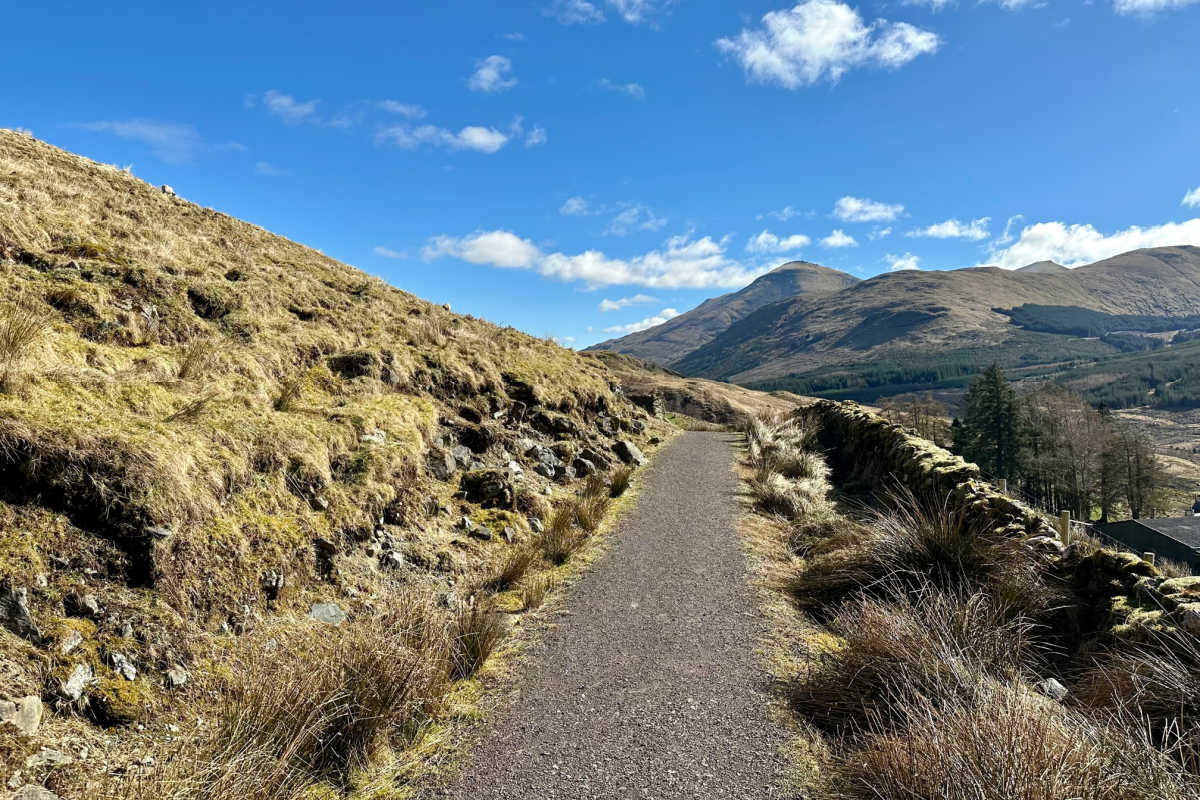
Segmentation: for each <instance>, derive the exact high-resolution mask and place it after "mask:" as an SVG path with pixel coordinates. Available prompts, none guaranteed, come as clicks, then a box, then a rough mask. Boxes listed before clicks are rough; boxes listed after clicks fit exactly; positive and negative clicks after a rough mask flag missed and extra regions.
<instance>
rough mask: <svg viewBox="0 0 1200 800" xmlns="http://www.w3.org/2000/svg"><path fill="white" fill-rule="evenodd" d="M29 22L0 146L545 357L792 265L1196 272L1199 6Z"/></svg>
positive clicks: (279, 6) (419, 9)
mask: <svg viewBox="0 0 1200 800" xmlns="http://www.w3.org/2000/svg"><path fill="white" fill-rule="evenodd" d="M51 5H52V4H33V3H28V4H19V5H16V6H13V7H11V8H8V9H7V10H6V20H7V23H8V24H7V26H6V27H7V29H8V31H9V33H10V35H9V36H7V37H6V43H5V47H6V54H5V61H6V74H7V80H6V82H5V84H6V85H5V92H4V101H3V103H0V125H2V126H5V127H12V128H24V129H27V130H30V131H32V132H33V134H34V135H36V136H38V137H39V138H42V139H45V140H47V141H49V142H51V143H53V144H56V145H58V146H61V147H64V148H66V149H69V150H72V151H75V152H78V153H81V154H83V155H86V156H89V157H91V158H94V159H97V160H99V161H104V162H108V163H116V164H120V165H122V166H125V165H132V168H133V171H134V173H135V174H136V175H138V176H140V177H142V178H144V179H146V180H148V181H150V182H152V183H169V184H171V185H172V186H173V187H175V189H176V190H177V191H178V192H179V193H180V194H181V195H182V196H184V197H186V198H188V199H190V200H193V201H195V202H197V203H201V204H203V205H207V206H212V207H214V208H217V209H220V210H222V211H225V212H228V213H230V214H233V215H235V216H237V217H241V218H243V219H247V220H250V221H252V222H255V223H257V224H260V225H262V226H264V227H266V228H268V229H270V230H273V231H276V232H278V233H280V234H283V235H285V236H288V237H290V238H293V239H296V240H299V241H301V242H304V243H306V244H309V245H311V246H313V247H317V248H320V249H321V250H323V251H324V252H326V253H328V254H330V255H332V256H334V257H336V258H338V259H341V260H343V261H345V262H347V263H350V264H353V265H355V266H357V267H360V268H361V269H364V270H366V271H367V272H370V273H373V274H376V275H379V276H381V277H383V278H384V279H386V280H388V281H389V282H391V283H393V284H395V285H397V286H399V287H401V288H404V289H407V290H409V291H412V292H414V293H416V294H418V295H421V296H423V297H426V298H429V299H430V300H434V301H436V302H449V303H451V304H452V305H453V306H454V308H455V310H456V311H462V312H467V313H472V314H476V315H479V316H483V317H487V318H488V319H491V320H494V321H496V322H500V323H504V324H511V325H514V326H516V327H519V328H522V329H524V330H527V331H529V332H530V333H533V334H535V335H553V336H556V337H559V339H560V340H561V341H563V342H564V343H568V344H572V345H574V346H585V345H587V344H591V343H593V342H596V341H600V340H602V339H605V338H609V337H611V336H613V335H619V334H620V333H622V332H625V331H627V330H631V329H633V328H634V327H636V326H637V325H639V324H645V323H647V322H649V321H652V320H655V319H665V318H667V317H669V316H670V315H672V314H674V313H678V312H680V311H685V310H687V309H689V308H691V307H693V306H695V305H696V304H697V303H699V302H700V301H702V300H703V299H705V298H707V297H710V296H713V295H715V294H720V293H722V292H725V291H729V290H731V289H735V288H737V287H739V286H742V285H744V284H745V283H747V282H748V281H750V280H752V279H753V278H754V277H755V276H756V275H758V274H760V273H762V272H763V271H766V270H768V269H770V268H772V267H774V266H776V265H778V264H780V263H783V262H785V261H788V260H792V259H804V260H808V261H814V262H817V263H820V264H825V265H827V266H830V267H835V268H838V269H843V270H846V271H848V272H851V273H854V274H856V275H860V276H863V277H867V276H870V275H874V274H878V273H880V272H885V271H888V270H890V269H896V268H912V267H916V268H920V269H944V268H956V267H963V266H972V265H977V264H986V263H994V264H1000V265H1002V266H1006V267H1018V266H1022V265H1024V264H1026V263H1030V262H1032V261H1036V260H1040V259H1043V258H1051V259H1055V260H1058V261H1060V262H1063V263H1068V264H1078V263H1085V262H1088V261H1093V260H1098V259H1100V258H1104V257H1107V256H1109V255H1113V254H1115V253H1118V252H1123V251H1126V250H1130V249H1134V248H1137V247H1143V246H1153V245H1164V244H1200V89H1198V88H1197V87H1200V60H1197V57H1196V53H1197V49H1196V41H1197V35H1198V34H1200V0H1094V2H1093V1H1091V0H1089V1H1088V2H1080V1H1079V0H1068V1H1067V2H1060V1H1059V0H1048V1H1047V2H1036V0H1034V1H1032V2H1017V1H1015V0H1008V1H1007V2H984V3H976V2H966V1H964V0H960V1H959V2H943V1H942V0H924V1H923V2H899V3H897V2H875V3H871V2H865V3H850V4H845V3H842V2H838V0H807V1H806V2H803V3H800V4H798V5H795V4H787V3H781V2H778V0H775V1H774V2H742V3H730V2H715V0H710V1H702V0H674V1H671V0H590V2H588V1H587V0H516V1H515V2H504V3H498V2H482V1H481V0H448V1H447V2H442V3H420V4H418V3H412V2H407V3H405V2H401V3H397V2H346V3H341V4H336V5H335V4H330V3H317V2H303V1H301V2H297V1H296V0H292V1H291V2H271V1H270V0H260V2H256V3H237V4H233V3H225V2H219V1H214V2H209V3H206V4H204V5H203V10H202V11H200V12H197V11H185V10H182V9H181V8H177V7H175V6H180V5H182V4H170V3H161V2H153V3H150V2H139V1H129V2H119V3H115V4H97V3H87V4H84V3H72V4H67V5H66V6H64V5H61V4H60V5H58V7H57V8H51V7H50V6H51Z"/></svg>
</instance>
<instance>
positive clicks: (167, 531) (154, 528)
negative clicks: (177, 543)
mask: <svg viewBox="0 0 1200 800" xmlns="http://www.w3.org/2000/svg"><path fill="white" fill-rule="evenodd" d="M142 533H144V534H145V535H146V536H149V537H150V538H151V539H168V538H170V537H171V535H172V534H174V533H175V530H174V529H173V528H172V527H171V526H170V525H151V526H150V527H148V528H146V529H145V530H143V531H142Z"/></svg>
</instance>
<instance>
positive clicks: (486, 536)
mask: <svg viewBox="0 0 1200 800" xmlns="http://www.w3.org/2000/svg"><path fill="white" fill-rule="evenodd" d="M470 536H471V538H472V539H479V540H480V541H484V542H490V541H491V540H492V529H491V528H488V527H485V526H483V525H480V526H479V527H477V528H475V530H473V531H471V533H470Z"/></svg>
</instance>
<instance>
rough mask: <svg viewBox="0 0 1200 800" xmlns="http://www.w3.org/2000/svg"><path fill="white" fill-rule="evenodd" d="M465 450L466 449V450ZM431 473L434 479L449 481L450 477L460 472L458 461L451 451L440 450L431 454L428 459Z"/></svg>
mask: <svg viewBox="0 0 1200 800" xmlns="http://www.w3.org/2000/svg"><path fill="white" fill-rule="evenodd" d="M464 449H465V448H464ZM427 461H428V464H429V471H430V472H431V473H433V477H435V478H437V479H438V480H439V481H448V480H450V477H451V476H452V475H454V473H455V472H457V471H458V460H457V459H455V458H454V456H453V455H452V454H451V453H450V451H449V450H443V449H441V448H438V449H437V450H432V451H430V453H429V458H428V459H427Z"/></svg>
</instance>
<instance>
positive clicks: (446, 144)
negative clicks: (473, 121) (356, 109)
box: [375, 125, 509, 154]
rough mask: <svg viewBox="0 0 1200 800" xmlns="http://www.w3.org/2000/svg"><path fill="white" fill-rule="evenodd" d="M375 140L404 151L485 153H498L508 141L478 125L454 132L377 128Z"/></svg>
mask: <svg viewBox="0 0 1200 800" xmlns="http://www.w3.org/2000/svg"><path fill="white" fill-rule="evenodd" d="M375 138H376V141H378V142H381V143H386V144H392V145H395V146H396V147H402V148H404V149H407V150H412V149H415V148H417V147H421V146H429V147H442V148H446V149H448V150H474V151H476V152H479V153H489V154H491V153H497V152H499V151H500V150H501V149H503V148H504V146H505V145H506V144H508V142H509V137H508V135H507V134H505V133H502V132H501V131H498V130H496V129H495V128H487V127H483V126H480V125H468V126H466V127H465V128H462V129H460V130H459V131H458V132H457V133H455V132H454V131H451V130H447V129H446V128H439V127H437V126H436V125H421V126H416V127H414V126H412V125H392V126H389V127H385V128H381V129H380V130H379V132H378V133H377V134H376V136H375Z"/></svg>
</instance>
